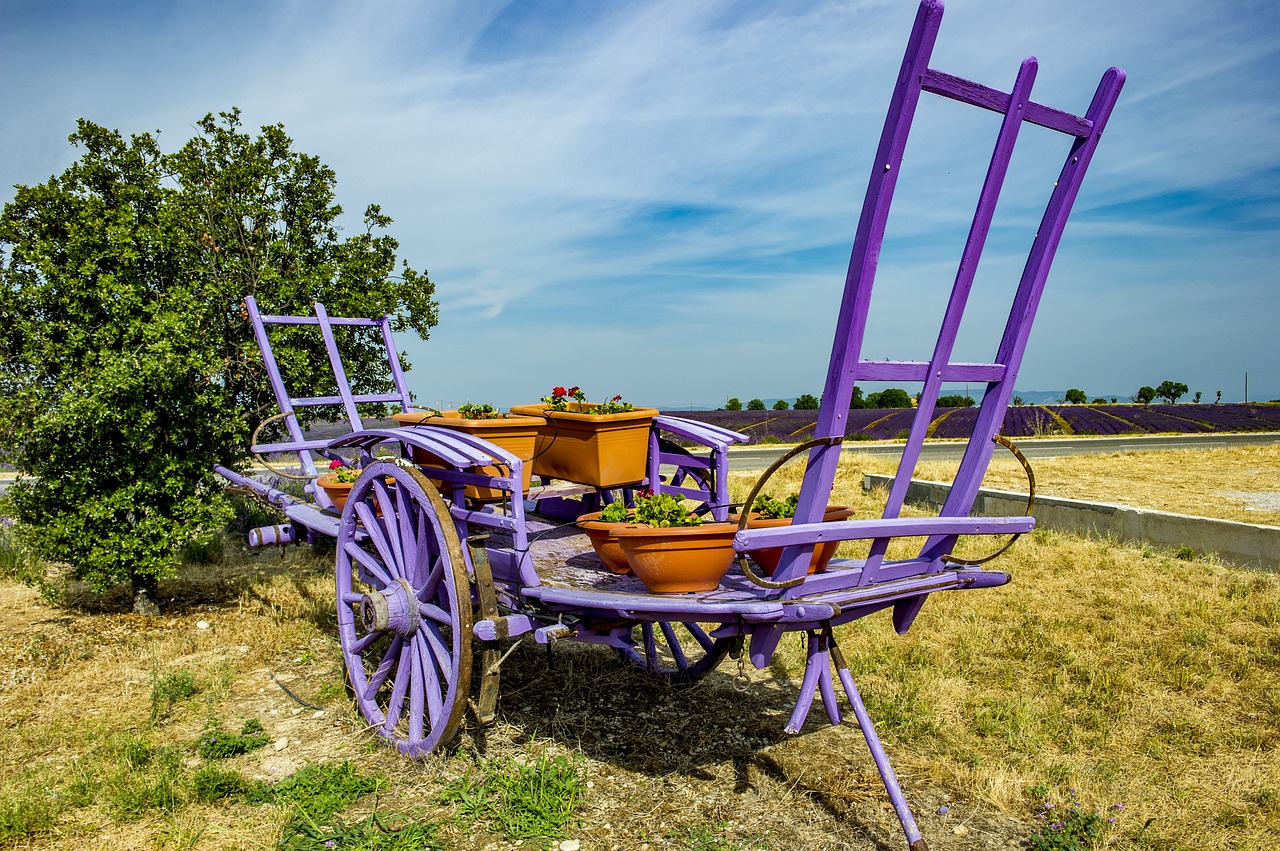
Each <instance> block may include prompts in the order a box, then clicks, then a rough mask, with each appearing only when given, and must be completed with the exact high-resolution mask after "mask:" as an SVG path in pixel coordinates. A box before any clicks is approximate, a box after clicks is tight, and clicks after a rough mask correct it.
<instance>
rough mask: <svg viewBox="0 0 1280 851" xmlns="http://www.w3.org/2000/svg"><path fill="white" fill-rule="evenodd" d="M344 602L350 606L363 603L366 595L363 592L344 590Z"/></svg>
mask: <svg viewBox="0 0 1280 851" xmlns="http://www.w3.org/2000/svg"><path fill="white" fill-rule="evenodd" d="M342 602H344V603H346V604H347V605H348V606H354V605H356V604H357V603H362V602H364V595H363V594H357V593H356V592H354V591H343V592H342Z"/></svg>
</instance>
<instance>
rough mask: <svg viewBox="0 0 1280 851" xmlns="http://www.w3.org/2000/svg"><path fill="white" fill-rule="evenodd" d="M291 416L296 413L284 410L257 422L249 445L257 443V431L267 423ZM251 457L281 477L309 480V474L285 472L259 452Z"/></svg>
mask: <svg viewBox="0 0 1280 851" xmlns="http://www.w3.org/2000/svg"><path fill="white" fill-rule="evenodd" d="M292 416H296V414H294V412H293V411H285V412H284V413H282V414H276V415H275V416H272V417H267V418H266V419H265V420H263V421H262V422H260V423H258V427H257V428H255V429H254V430H253V436H252V437H250V438H249V445H250V446H257V445H258V433H259V432H261V431H262V430H263V429H264V428H266V427H267V426H268V425H270V424H271V423H273V422H275V421H276V420H282V419H284V418H285V417H292ZM253 457H254V460H256V461H257V462H258V463H259V464H261V465H262V466H264V467H266V468H267V469H268V470H270V471H271V472H273V473H275V474H276V475H277V476H280V477H281V478H283V479H301V480H302V481H304V482H306V481H310V480H311V476H307V475H301V476H299V475H298V474H297V473H287V472H285V471H284V470H281V469H280V468H279V467H275V466H272V464H271V462H270V461H268V460H267V459H266V458H263V457H262V454H261V453H259V452H255V453H253Z"/></svg>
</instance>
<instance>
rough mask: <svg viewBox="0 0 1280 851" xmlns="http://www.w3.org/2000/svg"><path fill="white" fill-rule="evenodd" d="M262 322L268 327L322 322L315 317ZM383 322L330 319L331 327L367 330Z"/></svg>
mask: <svg viewBox="0 0 1280 851" xmlns="http://www.w3.org/2000/svg"><path fill="white" fill-rule="evenodd" d="M262 322H263V324H266V325H319V324H320V320H319V319H318V318H317V317H315V316H268V315H265V314H264V315H263V316H262ZM380 322H381V320H378V319H353V318H351V317H339V316H333V317H330V318H329V324H330V325H355V326H362V327H366V328H372V327H376V326H377V325H379V324H380Z"/></svg>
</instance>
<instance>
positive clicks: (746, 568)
mask: <svg viewBox="0 0 1280 851" xmlns="http://www.w3.org/2000/svg"><path fill="white" fill-rule="evenodd" d="M841 443H844V438H843V437H815V438H813V439H812V440H806V441H805V442H804V443H801V444H798V445H796V446H795V447H793V448H792V449H790V450H789V451H788V452H786V453H784V454H783V455H781V456H780V457H779V458H778V460H776V461H774V462H773V463H772V464H770V465H769V468H768V469H767V470H765V471H764V473H762V474H761V476H760V478H758V479H756V483H755V485H753V486H752V488H751V493H750V494H749V495H748V496H747V500H746V502H744V503H743V504H742V513H741V514H739V515H738V531H739V532H741V531H743V530H744V529H746V528H747V523H748V521H749V520H750V519H751V506H752V505H754V504H755V501H756V497H757V496H759V495H760V491H762V490H764V486H765V485H766V484H767V483H768V481H769V479H770V478H771V477H772V476H773V474H774V473H776V472H778V470H779V469H781V467H782V465H783V464H786V463H787V462H788V461H790V460H791V459H792V458H794V457H796V456H797V455H799V454H800V453H801V452H805V451H807V450H809V449H812V448H813V447H815V446H838V445H840V444H841ZM749 562H750V560H749V559H748V558H747V554H746V553H738V567H739V568H740V569H741V570H742V575H743V576H745V577H747V579H749V580H750V581H751V583H752V584H753V585H759V586H760V587H761V588H769V589H771V590H781V589H783V588H794V587H795V586H797V585H799V584H800V583H801V582H804V580H805V577H803V576H799V577H796V578H795V579H789V580H787V581H786V582H774V581H773V580H771V579H765V578H764V577H762V576H759V575H757V574H756V572H755V571H754V570H752V569H751V567H750V564H749Z"/></svg>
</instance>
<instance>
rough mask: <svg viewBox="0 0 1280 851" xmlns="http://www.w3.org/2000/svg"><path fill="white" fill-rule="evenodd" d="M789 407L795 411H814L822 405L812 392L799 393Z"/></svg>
mask: <svg viewBox="0 0 1280 851" xmlns="http://www.w3.org/2000/svg"><path fill="white" fill-rule="evenodd" d="M791 407H792V408H794V409H795V410H797V411H816V410H818V408H820V407H822V403H821V402H820V401H819V400H818V397H817V396H814V395H813V394H812V393H801V394H800V396H799V397H798V398H797V399H796V403H795V404H794V405H792V406H791Z"/></svg>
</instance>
